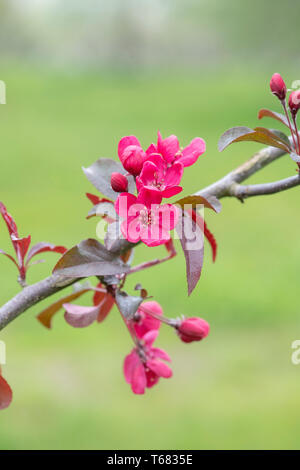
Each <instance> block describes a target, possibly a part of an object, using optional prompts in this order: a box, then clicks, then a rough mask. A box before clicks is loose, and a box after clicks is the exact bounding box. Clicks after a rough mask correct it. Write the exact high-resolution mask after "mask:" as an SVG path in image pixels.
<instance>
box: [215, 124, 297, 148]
mask: <svg viewBox="0 0 300 470" xmlns="http://www.w3.org/2000/svg"><path fill="white" fill-rule="evenodd" d="M242 141H254V142H259V143H261V144H264V145H271V146H272V147H277V148H280V149H282V150H284V151H285V152H287V153H289V151H290V149H289V147H288V145H287V143H286V142H285V141H283V140H282V139H281V138H280V137H278V135H276V134H274V133H272V132H271V131H270V130H269V129H265V128H264V127H256V128H255V129H251V128H249V127H242V126H241V127H232V128H231V129H228V130H227V131H226V132H224V134H223V135H222V136H221V137H220V139H219V143H218V149H219V151H220V152H222V150H224V149H225V148H226V147H228V145H230V144H232V143H234V142H242Z"/></svg>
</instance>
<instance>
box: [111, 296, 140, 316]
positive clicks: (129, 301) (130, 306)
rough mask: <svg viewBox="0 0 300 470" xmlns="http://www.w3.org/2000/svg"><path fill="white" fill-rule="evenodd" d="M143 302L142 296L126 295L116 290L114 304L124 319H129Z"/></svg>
mask: <svg viewBox="0 0 300 470" xmlns="http://www.w3.org/2000/svg"><path fill="white" fill-rule="evenodd" d="M142 302H143V298H142V297H136V296H132V295H128V294H127V293H126V292H123V291H117V293H116V304H117V306H118V309H119V310H120V312H121V314H122V315H123V317H124V318H125V320H131V319H132V318H133V316H134V314H135V312H136V311H137V309H138V308H139V306H140V305H141V303H142Z"/></svg>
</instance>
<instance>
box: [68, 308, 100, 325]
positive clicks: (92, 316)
mask: <svg viewBox="0 0 300 470" xmlns="http://www.w3.org/2000/svg"><path fill="white" fill-rule="evenodd" d="M63 307H64V309H65V311H66V312H65V320H66V322H67V323H69V325H71V326H73V327H74V328H85V327H86V326H90V325H91V324H92V323H94V321H96V319H97V317H98V313H99V306H97V307H82V306H81V305H74V304H68V303H67V304H64V305H63Z"/></svg>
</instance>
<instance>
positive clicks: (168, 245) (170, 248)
mask: <svg viewBox="0 0 300 470" xmlns="http://www.w3.org/2000/svg"><path fill="white" fill-rule="evenodd" d="M165 247H166V250H167V252H168V253H169V255H170V256H176V255H177V251H176V249H175V246H174V241H173V238H170V240H169V241H168V242H167V243H165Z"/></svg>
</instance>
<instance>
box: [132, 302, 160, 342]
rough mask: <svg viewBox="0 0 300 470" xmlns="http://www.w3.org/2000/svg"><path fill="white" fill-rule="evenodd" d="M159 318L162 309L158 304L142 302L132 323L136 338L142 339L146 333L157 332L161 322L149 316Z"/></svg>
mask: <svg viewBox="0 0 300 470" xmlns="http://www.w3.org/2000/svg"><path fill="white" fill-rule="evenodd" d="M152 313H153V314H154V315H155V316H160V315H162V314H163V309H162V308H161V306H160V305H159V303H158V302H155V301H154V300H150V301H149V302H144V303H143V304H142V305H141V306H140V307H139V308H138V310H137V313H136V320H135V322H134V330H135V333H136V335H137V337H138V338H142V337H143V336H144V335H145V334H146V333H148V331H151V330H158V329H159V328H160V325H161V322H160V320H159V319H158V318H154V317H153V316H152V315H151V314H152Z"/></svg>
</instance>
